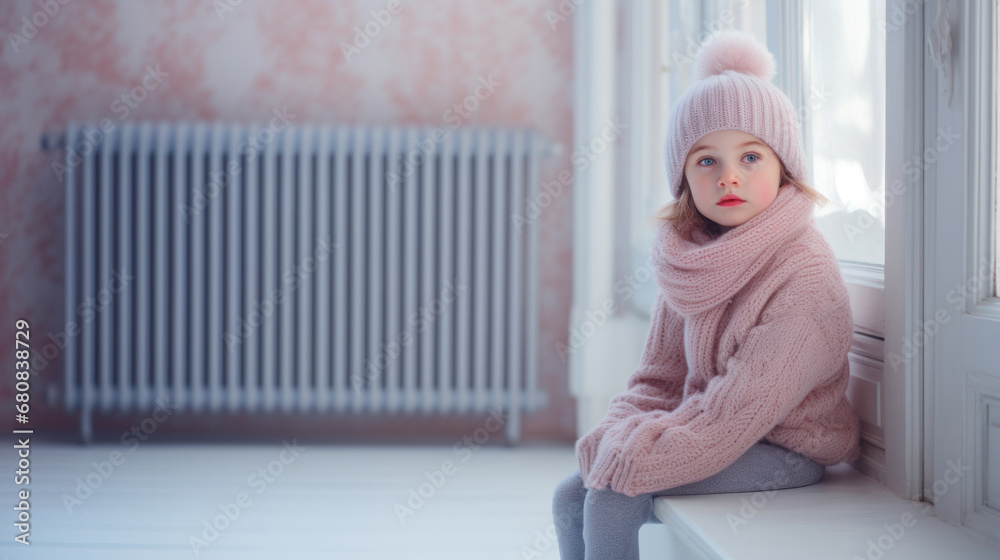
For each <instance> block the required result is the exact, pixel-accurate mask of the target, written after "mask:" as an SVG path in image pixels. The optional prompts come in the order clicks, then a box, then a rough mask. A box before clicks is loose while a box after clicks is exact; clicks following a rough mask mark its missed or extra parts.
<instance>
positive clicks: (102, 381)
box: [63, 123, 547, 441]
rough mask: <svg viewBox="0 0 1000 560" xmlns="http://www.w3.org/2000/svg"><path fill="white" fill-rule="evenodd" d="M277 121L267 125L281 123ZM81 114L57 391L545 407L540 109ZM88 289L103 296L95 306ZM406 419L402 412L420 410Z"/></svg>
mask: <svg viewBox="0 0 1000 560" xmlns="http://www.w3.org/2000/svg"><path fill="white" fill-rule="evenodd" d="M268 132H269V133H268ZM441 132H442V131H441V130H440V129H439V130H437V131H436V133H434V130H433V129H418V128H407V127H393V128H372V127H360V126H319V125H317V126H309V125H304V126H286V127H284V128H283V129H281V130H278V131H274V130H273V129H266V131H265V129H264V128H261V127H255V126H249V125H246V126H240V125H228V124H227V125H223V124H216V123H194V124H163V123H137V124H135V125H133V124H124V125H122V126H121V127H120V128H117V129H115V130H112V131H111V132H108V133H107V134H103V133H99V132H96V127H95V126H94V125H81V126H77V125H75V124H74V125H70V126H69V127H68V128H67V130H66V135H65V140H64V142H65V148H66V152H65V153H66V159H65V165H66V174H65V186H66V320H67V323H69V322H74V323H76V324H78V325H79V326H80V332H79V334H77V335H76V336H72V337H70V338H69V340H68V345H67V347H66V349H65V387H64V395H63V400H64V402H65V406H66V407H67V409H69V410H79V411H80V413H81V431H82V434H83V437H84V439H85V440H89V439H90V436H91V430H92V424H91V422H92V421H91V415H92V414H93V413H94V412H95V411H97V412H115V411H128V410H139V411H142V410H151V409H152V408H154V407H155V406H156V402H157V401H158V400H161V399H162V400H163V401H167V402H169V403H171V404H172V406H174V407H175V409H176V410H178V411H183V410H190V411H210V412H241V413H253V412H258V411H261V412H268V411H280V412H313V411H328V412H332V413H378V414H396V413H401V414H417V413H425V414H473V413H484V412H486V411H488V410H490V409H494V408H496V409H501V410H502V411H503V412H504V413H505V416H506V422H505V423H506V425H505V429H506V432H507V436H508V438H509V440H510V441H516V440H517V439H518V437H519V434H520V414H522V413H523V412H530V411H534V410H537V409H539V408H541V407H544V406H545V405H546V404H547V396H546V395H545V393H544V392H542V391H540V389H539V385H538V376H537V369H536V356H537V346H536V341H537V338H538V337H537V322H538V321H537V312H536V310H537V307H538V305H537V264H536V261H537V257H536V255H537V249H536V248H537V241H536V237H537V228H536V224H535V222H534V220H527V221H526V222H521V221H518V220H515V219H514V217H515V216H523V215H524V214H525V212H524V208H525V204H526V202H527V200H530V199H531V197H533V195H534V193H535V192H536V189H537V183H538V159H539V157H540V156H541V155H542V152H543V151H544V150H545V149H546V148H547V147H546V146H542V142H541V140H540V138H539V136H538V135H537V134H535V133H533V132H532V131H530V130H522V129H503V128H482V129H457V130H455V131H453V132H448V133H445V134H443V135H442V134H441ZM87 301H90V302H91V304H93V303H94V302H95V301H96V302H97V304H98V305H97V306H96V307H95V306H93V305H91V307H90V308H89V310H90V312H88V313H87V315H88V316H89V317H90V320H87V317H85V316H81V309H82V306H83V305H84V304H85V303H86V302H87ZM404 421H405V420H404Z"/></svg>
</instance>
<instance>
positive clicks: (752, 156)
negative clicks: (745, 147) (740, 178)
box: [743, 154, 760, 163]
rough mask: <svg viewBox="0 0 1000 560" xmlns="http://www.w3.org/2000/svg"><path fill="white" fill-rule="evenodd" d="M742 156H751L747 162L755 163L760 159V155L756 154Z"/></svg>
mask: <svg viewBox="0 0 1000 560" xmlns="http://www.w3.org/2000/svg"><path fill="white" fill-rule="evenodd" d="M743 158H744V159H746V158H753V159H749V160H747V163H757V160H759V159H760V156H758V155H757V154H747V155H745V156H743Z"/></svg>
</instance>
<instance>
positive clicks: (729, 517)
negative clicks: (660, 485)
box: [653, 463, 1000, 560]
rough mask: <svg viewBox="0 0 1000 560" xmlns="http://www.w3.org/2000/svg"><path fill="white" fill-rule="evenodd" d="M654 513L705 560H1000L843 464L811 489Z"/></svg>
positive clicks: (656, 504)
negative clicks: (828, 559) (897, 559)
mask: <svg viewBox="0 0 1000 560" xmlns="http://www.w3.org/2000/svg"><path fill="white" fill-rule="evenodd" d="M768 494H770V495H768ZM653 511H654V513H655V514H656V517H657V518H658V519H660V520H661V521H662V522H663V523H664V524H665V525H667V526H668V527H669V528H671V529H673V531H674V533H675V534H676V535H677V536H678V537H679V538H680V540H681V541H683V542H684V543H685V544H686V545H687V546H688V547H690V549H691V550H692V551H695V552H697V553H698V554H700V556H701V557H702V558H704V559H706V560H748V559H758V558H760V559H768V560H779V559H783V558H788V559H794V560H801V559H802V558H810V559H816V560H822V559H826V558H830V559H837V560H851V559H857V558H862V559H867V558H881V559H882V560H891V559H893V558H905V559H907V560H921V559H925V558H926V559H935V560H936V559H940V558H962V559H967V560H977V559H982V560H995V559H996V558H1000V547H997V546H995V545H993V544H992V543H990V542H989V541H987V540H985V539H984V538H982V537H981V536H979V535H976V534H974V533H972V532H971V531H969V530H967V529H963V528H958V527H955V526H952V525H949V524H947V523H945V522H944V521H942V520H941V519H938V518H937V517H934V516H933V511H932V507H931V506H930V505H929V504H927V503H923V502H911V501H908V500H904V499H902V498H899V497H898V496H896V495H895V494H893V493H892V492H890V491H889V490H888V489H886V488H885V487H884V486H883V485H881V484H879V483H878V482H875V481H874V480H872V479H871V478H868V477H866V476H864V475H862V474H861V473H859V472H858V471H856V470H854V469H853V468H851V466H850V465H848V464H845V463H841V464H839V465H836V466H834V467H827V470H826V477H825V478H824V479H823V480H822V481H821V482H819V483H818V484H814V485H812V486H806V487H803V488H791V489H787V490H778V491H772V492H770V493H765V492H746V493H739V494H713V495H702V496H675V497H662V498H655V499H654V500H653Z"/></svg>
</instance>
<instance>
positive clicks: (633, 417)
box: [576, 185, 859, 496]
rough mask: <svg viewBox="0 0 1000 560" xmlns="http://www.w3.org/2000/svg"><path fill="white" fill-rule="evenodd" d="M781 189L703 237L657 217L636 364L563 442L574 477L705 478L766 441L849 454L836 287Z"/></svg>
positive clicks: (638, 483)
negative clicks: (647, 308) (576, 434)
mask: <svg viewBox="0 0 1000 560" xmlns="http://www.w3.org/2000/svg"><path fill="white" fill-rule="evenodd" d="M812 209H813V202H812V201H811V200H810V199H809V198H807V197H806V196H805V195H804V194H802V193H801V192H800V191H799V190H797V189H796V188H795V187H792V186H790V185H789V186H784V187H782V188H781V189H779V191H778V196H777V198H776V199H775V201H774V202H773V203H772V204H771V205H770V206H768V207H767V208H766V209H765V210H764V211H763V212H761V213H760V214H758V215H757V216H755V217H753V218H752V219H750V220H749V221H747V222H746V223H744V224H742V225H740V226H737V227H735V228H733V229H731V230H729V231H727V232H725V233H724V234H722V235H720V236H719V237H718V238H716V239H709V238H708V237H707V234H705V233H704V232H702V231H700V230H698V231H695V232H689V233H681V232H678V231H677V229H676V228H675V227H674V226H673V225H670V224H664V225H662V226H661V227H660V228H659V229H658V231H657V236H656V241H655V244H654V248H653V253H652V259H651V261H652V263H653V265H654V267H655V271H656V277H657V282H658V284H659V286H660V295H659V297H658V298H657V302H656V305H655V307H654V308H653V313H652V321H651V324H650V329H649V335H648V338H647V340H646V346H645V350H644V351H643V353H642V357H641V360H640V365H639V367H638V368H637V369H636V370H635V371H634V372H633V373H632V374H631V375H630V376H629V378H628V381H627V390H626V391H625V392H623V393H621V394H619V395H617V396H616V397H614V398H613V399H612V401H611V405H610V407H609V409H608V412H607V415H606V416H605V418H604V420H603V421H602V422H601V423H600V424H599V425H598V426H597V427H595V428H594V429H593V430H591V431H590V432H588V433H587V434H586V435H584V436H583V437H582V438H580V440H579V441H578V442H577V444H576V451H577V458H578V460H579V462H580V472H581V475H582V476H583V480H584V484H585V485H586V486H587V487H588V488H595V489H600V488H604V487H606V486H608V485H609V484H610V486H611V488H612V489H613V490H615V491H617V492H620V493H623V494H626V495H629V496H636V495H638V494H642V493H646V492H653V491H657V490H664V489H667V488H673V487H675V486H680V485H683V484H687V483H690V482H695V481H698V480H702V479H704V478H707V477H709V476H711V475H713V474H715V473H717V472H718V471H720V470H722V469H723V468H725V467H726V466H728V465H730V464H731V463H732V462H733V461H735V460H736V459H737V458H738V457H739V456H740V455H742V454H743V453H744V452H745V451H747V450H748V449H749V448H750V447H751V446H753V445H754V444H755V443H757V442H758V441H760V440H761V439H766V440H768V441H771V442H773V443H776V444H778V445H782V446H784V447H787V448H789V449H792V450H794V451H797V452H800V453H802V454H804V455H807V456H809V457H811V458H813V459H815V460H816V461H817V462H819V463H821V464H823V465H834V464H836V463H839V462H841V461H852V460H854V459H856V458H857V457H858V453H859V420H858V417H857V415H856V414H855V413H854V411H853V410H852V409H851V406H850V404H849V402H848V401H847V397H846V395H845V390H846V388H847V381H848V375H849V371H848V363H847V352H848V350H849V349H850V346H851V337H852V332H853V320H852V316H851V308H850V302H849V300H848V294H847V287H846V286H845V285H844V281H843V278H842V277H841V276H840V269H839V267H838V264H837V260H836V258H835V257H834V255H833V252H832V251H831V249H830V247H829V245H828V244H827V243H826V241H825V240H824V239H823V237H822V236H821V235H820V233H819V231H818V230H817V229H816V227H815V225H814V224H813V223H812Z"/></svg>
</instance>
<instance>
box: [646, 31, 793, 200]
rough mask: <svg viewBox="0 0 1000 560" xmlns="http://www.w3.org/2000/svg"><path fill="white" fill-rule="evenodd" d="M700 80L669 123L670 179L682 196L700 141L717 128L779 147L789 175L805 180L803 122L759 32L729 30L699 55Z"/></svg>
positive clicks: (697, 71)
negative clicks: (757, 36) (779, 85)
mask: <svg viewBox="0 0 1000 560" xmlns="http://www.w3.org/2000/svg"><path fill="white" fill-rule="evenodd" d="M694 70H695V78H696V79H697V80H698V82H696V83H695V84H694V85H693V86H691V89H689V90H688V91H687V93H685V94H684V96H683V97H681V99H680V101H678V102H677V105H676V106H674V111H673V114H672V115H671V117H670V123H669V124H668V126H667V140H666V146H665V151H666V163H667V178H668V179H669V180H670V189H671V191H672V192H673V194H674V198H678V197H680V195H681V179H682V178H683V176H684V161H685V160H686V159H687V155H688V152H689V151H690V150H691V147H692V146H693V145H694V143H695V142H697V141H698V139H699V138H701V137H702V136H704V135H706V134H708V133H710V132H715V131H717V130H742V131H743V132H747V133H749V134H753V135H754V136H756V137H758V138H760V139H761V140H763V141H764V142H765V143H767V145H768V146H770V147H771V149H772V150H774V153H776V154H777V155H778V158H780V159H781V162H782V163H784V164H785V169H787V170H788V173H789V174H790V175H791V176H792V177H793V178H794V179H797V180H800V181H805V178H806V177H805V176H806V166H805V158H804V156H803V153H802V141H801V139H800V137H799V122H798V119H797V118H796V116H795V108H794V107H792V102H791V101H790V100H789V99H788V97H787V96H786V95H785V94H784V93H782V91H781V90H779V89H778V88H777V87H775V85H774V84H772V83H771V81H770V80H771V78H772V77H773V76H774V72H775V63H774V57H773V56H771V53H769V52H768V51H767V48H766V47H764V45H762V44H760V43H759V42H758V41H757V40H756V39H755V38H754V37H753V35H749V34H747V33H741V32H737V31H723V32H721V33H717V34H715V35H713V36H711V37H709V38H708V39H707V40H706V41H705V42H704V43H703V44H702V46H701V50H699V51H698V54H697V55H696V57H695V63H694Z"/></svg>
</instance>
